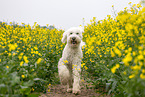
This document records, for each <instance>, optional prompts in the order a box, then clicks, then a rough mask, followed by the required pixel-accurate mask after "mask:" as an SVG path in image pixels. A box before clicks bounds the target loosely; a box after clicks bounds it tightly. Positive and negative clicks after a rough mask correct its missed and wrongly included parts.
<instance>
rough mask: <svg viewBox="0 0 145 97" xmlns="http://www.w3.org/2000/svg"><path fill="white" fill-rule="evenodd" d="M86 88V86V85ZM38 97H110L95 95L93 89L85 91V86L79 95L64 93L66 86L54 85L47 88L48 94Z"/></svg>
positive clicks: (84, 85) (82, 86)
mask: <svg viewBox="0 0 145 97" xmlns="http://www.w3.org/2000/svg"><path fill="white" fill-rule="evenodd" d="M87 86H88V85H87ZM89 87H91V86H89ZM40 97H110V96H107V95H106V94H101V93H96V92H95V90H94V89H91V88H89V89H87V88H86V84H83V85H81V94H79V95H75V94H73V93H67V92H66V86H62V85H60V84H59V85H54V86H51V87H50V88H49V92H47V93H46V94H42V95H41V96H40Z"/></svg>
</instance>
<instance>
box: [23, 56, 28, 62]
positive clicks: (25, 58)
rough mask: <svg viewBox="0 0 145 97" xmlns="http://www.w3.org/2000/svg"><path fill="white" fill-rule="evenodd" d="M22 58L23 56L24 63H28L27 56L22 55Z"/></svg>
mask: <svg viewBox="0 0 145 97" xmlns="http://www.w3.org/2000/svg"><path fill="white" fill-rule="evenodd" d="M23 58H24V61H25V63H27V64H28V62H29V61H28V58H27V57H26V56H23Z"/></svg>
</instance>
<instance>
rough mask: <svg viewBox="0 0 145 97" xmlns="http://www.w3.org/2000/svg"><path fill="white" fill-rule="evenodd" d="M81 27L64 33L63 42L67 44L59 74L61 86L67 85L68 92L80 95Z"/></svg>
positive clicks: (60, 62) (59, 64) (60, 63)
mask: <svg viewBox="0 0 145 97" xmlns="http://www.w3.org/2000/svg"><path fill="white" fill-rule="evenodd" d="M83 32H84V30H83V28H81V27H73V28H70V29H69V30H67V31H66V32H64V33H63V38H62V42H63V43H65V42H66V41H67V44H66V46H65V48H64V50H63V53H62V58H60V60H59V62H58V72H59V77H60V81H61V84H63V85H67V86H68V88H67V92H73V93H74V94H79V93H80V72H81V59H82V57H83V53H82V49H81V46H82V44H84V42H82V38H83V36H82V33H83Z"/></svg>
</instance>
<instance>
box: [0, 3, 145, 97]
mask: <svg viewBox="0 0 145 97" xmlns="http://www.w3.org/2000/svg"><path fill="white" fill-rule="evenodd" d="M130 5H131V3H130ZM84 28H85V32H84V33H83V41H85V42H86V45H85V47H83V53H84V58H83V61H82V69H84V70H85V72H86V73H85V74H86V76H88V77H89V76H90V75H91V77H92V80H91V81H90V82H91V83H93V85H94V86H95V88H99V87H101V86H103V87H105V91H106V92H107V93H108V94H111V93H112V94H113V95H114V96H122V97H123V96H128V97H135V96H140V97H143V96H145V92H144V91H145V8H142V7H141V5H139V4H137V5H136V4H134V5H132V6H131V8H130V9H127V8H125V9H124V11H120V12H119V13H118V15H117V16H115V18H112V17H111V16H110V15H108V16H107V18H106V19H104V20H100V21H96V18H93V20H91V23H90V24H88V25H86V26H85V27H84ZM63 32H64V31H62V30H57V29H47V28H41V27H40V26H39V25H38V24H36V23H35V24H34V26H33V27H31V26H30V25H24V24H23V26H20V25H16V24H12V23H10V25H8V24H6V23H4V22H2V23H1V24H0V96H6V95H8V96H20V95H23V96H24V95H31V96H36V94H33V92H45V91H46V89H47V88H48V87H49V86H50V85H51V84H55V83H58V79H57V78H56V76H57V62H58V60H59V58H60V57H61V53H62V50H63V48H64V45H65V44H63V43H62V42H61V38H62V34H63ZM50 83H51V84H50Z"/></svg>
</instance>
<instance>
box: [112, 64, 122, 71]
mask: <svg viewBox="0 0 145 97" xmlns="http://www.w3.org/2000/svg"><path fill="white" fill-rule="evenodd" d="M119 67H120V65H119V64H116V65H115V66H114V67H113V68H111V72H112V73H115V72H116V69H118V68H119Z"/></svg>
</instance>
